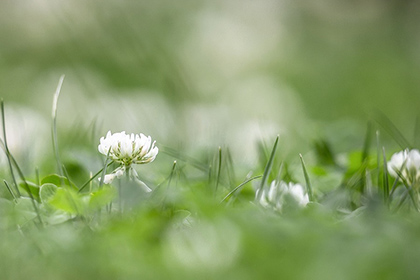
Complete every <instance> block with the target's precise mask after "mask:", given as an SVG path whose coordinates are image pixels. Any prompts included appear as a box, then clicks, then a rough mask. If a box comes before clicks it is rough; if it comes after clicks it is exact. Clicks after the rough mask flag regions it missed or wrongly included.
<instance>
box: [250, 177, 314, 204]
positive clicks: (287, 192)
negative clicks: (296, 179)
mask: <svg viewBox="0 0 420 280" xmlns="http://www.w3.org/2000/svg"><path fill="white" fill-rule="evenodd" d="M287 196H288V197H290V198H292V199H293V200H294V201H295V202H296V204H297V205H299V206H300V207H305V206H306V204H308V203H309V196H308V194H307V193H306V192H305V190H304V188H303V186H302V185H300V184H294V183H291V182H290V183H286V182H283V181H280V182H277V181H273V182H271V184H270V187H269V189H268V191H267V190H263V191H262V194H261V196H260V199H259V201H258V202H259V203H260V204H261V205H262V206H263V207H265V208H274V209H275V210H279V211H280V210H281V209H282V207H283V204H284V203H285V201H286V199H285V198H286V197H287ZM256 197H257V198H258V197H259V196H258V191H257V194H256Z"/></svg>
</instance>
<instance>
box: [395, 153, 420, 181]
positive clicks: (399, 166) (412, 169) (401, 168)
mask: <svg viewBox="0 0 420 280" xmlns="http://www.w3.org/2000/svg"><path fill="white" fill-rule="evenodd" d="M388 172H389V174H390V175H391V176H392V177H394V178H399V179H401V178H400V176H399V175H398V173H400V174H401V176H402V177H403V178H404V179H405V180H406V181H407V182H408V183H410V184H413V183H415V182H416V181H417V180H419V179H420V152H419V151H418V150H415V149H414V150H409V149H405V150H404V151H401V152H398V153H395V154H393V155H392V156H391V160H390V161H388Z"/></svg>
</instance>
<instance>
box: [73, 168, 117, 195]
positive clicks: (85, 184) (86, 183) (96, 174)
mask: <svg viewBox="0 0 420 280" xmlns="http://www.w3.org/2000/svg"><path fill="white" fill-rule="evenodd" d="M105 162H106V160H105ZM113 163H114V162H113V161H111V162H109V163H108V164H106V166H104V167H103V168H101V169H100V170H99V171H98V172H96V173H95V174H94V175H93V176H91V177H90V178H89V180H87V181H86V182H85V183H84V184H83V185H82V186H81V187H80V188H79V191H78V192H79V193H80V192H81V191H82V190H83V189H84V188H86V186H87V185H89V183H90V182H92V180H93V179H95V178H96V177H98V175H99V174H101V173H102V172H103V171H104V170H105V169H106V167H108V166H110V165H111V164H113ZM103 176H104V175H103ZM103 176H102V178H103ZM100 181H102V180H100Z"/></svg>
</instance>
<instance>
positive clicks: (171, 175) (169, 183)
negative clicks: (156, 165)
mask: <svg viewBox="0 0 420 280" xmlns="http://www.w3.org/2000/svg"><path fill="white" fill-rule="evenodd" d="M175 169H176V160H174V164H173V165H172V170H171V174H170V175H169V179H168V185H167V188H168V189H169V187H170V186H171V182H172V177H173V176H174V174H175Z"/></svg>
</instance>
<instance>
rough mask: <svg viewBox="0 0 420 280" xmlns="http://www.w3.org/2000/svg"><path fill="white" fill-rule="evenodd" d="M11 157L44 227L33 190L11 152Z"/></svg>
mask: <svg viewBox="0 0 420 280" xmlns="http://www.w3.org/2000/svg"><path fill="white" fill-rule="evenodd" d="M1 143H2V147H3V148H4V143H3V141H1ZM9 157H10V160H11V163H12V164H13V165H14V166H15V168H16V170H17V172H18V175H19V177H20V179H21V180H22V183H23V189H24V190H25V191H26V192H27V193H28V195H29V197H30V198H31V203H32V206H33V208H34V210H35V213H36V215H37V218H38V221H39V223H40V224H41V225H44V223H43V221H42V218H41V215H40V212H39V209H38V207H37V205H36V204H35V198H34V196H33V194H32V192H31V190H30V188H29V185H28V182H27V181H26V179H25V176H24V175H23V172H22V169H20V166H19V165H18V163H17V162H16V160H15V158H14V157H13V155H12V154H11V153H10V152H9Z"/></svg>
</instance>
